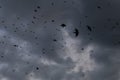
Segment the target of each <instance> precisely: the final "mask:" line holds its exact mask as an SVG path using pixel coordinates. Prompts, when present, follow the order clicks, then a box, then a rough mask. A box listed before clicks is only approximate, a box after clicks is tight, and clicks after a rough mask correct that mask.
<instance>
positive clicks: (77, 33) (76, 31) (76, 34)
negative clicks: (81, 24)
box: [74, 28, 79, 37]
mask: <svg viewBox="0 0 120 80" xmlns="http://www.w3.org/2000/svg"><path fill="white" fill-rule="evenodd" d="M74 33H75V36H76V37H77V36H78V35H79V31H78V29H77V28H75V30H74Z"/></svg>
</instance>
